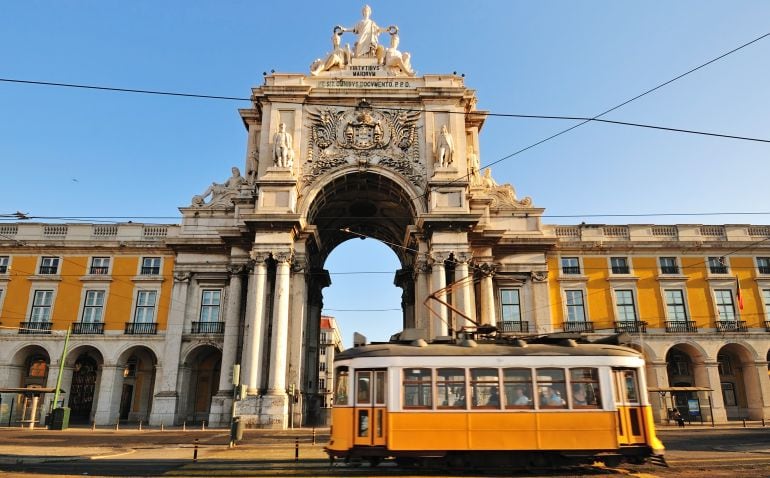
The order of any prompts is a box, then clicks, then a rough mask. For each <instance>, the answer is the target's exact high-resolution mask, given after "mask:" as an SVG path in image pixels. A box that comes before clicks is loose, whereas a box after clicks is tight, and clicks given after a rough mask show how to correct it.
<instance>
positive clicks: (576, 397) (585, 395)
mask: <svg viewBox="0 0 770 478" xmlns="http://www.w3.org/2000/svg"><path fill="white" fill-rule="evenodd" d="M569 379H570V384H571V385H570V389H571V391H572V395H571V397H572V408H601V406H602V394H601V392H600V390H599V370H598V369H595V368H589V367H581V368H571V369H569Z"/></svg>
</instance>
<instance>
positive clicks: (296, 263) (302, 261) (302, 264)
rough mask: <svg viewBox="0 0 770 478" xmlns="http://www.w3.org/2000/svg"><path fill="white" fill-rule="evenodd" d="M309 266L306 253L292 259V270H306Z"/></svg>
mask: <svg viewBox="0 0 770 478" xmlns="http://www.w3.org/2000/svg"><path fill="white" fill-rule="evenodd" d="M307 268H308V260H307V257H305V255H304V254H298V255H297V256H295V257H294V259H293V260H292V261H291V271H292V272H294V273H300V272H305V271H306V270H307Z"/></svg>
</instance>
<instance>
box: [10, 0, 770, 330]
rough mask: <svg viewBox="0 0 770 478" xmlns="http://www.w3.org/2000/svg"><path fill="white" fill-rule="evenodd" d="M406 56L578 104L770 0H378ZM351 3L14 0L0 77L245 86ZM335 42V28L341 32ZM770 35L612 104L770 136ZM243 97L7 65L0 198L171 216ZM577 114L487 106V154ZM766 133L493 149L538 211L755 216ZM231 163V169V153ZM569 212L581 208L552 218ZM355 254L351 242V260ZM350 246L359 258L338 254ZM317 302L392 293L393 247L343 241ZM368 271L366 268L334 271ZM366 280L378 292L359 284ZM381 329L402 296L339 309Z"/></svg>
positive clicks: (720, 47) (548, 106)
mask: <svg viewBox="0 0 770 478" xmlns="http://www.w3.org/2000/svg"><path fill="white" fill-rule="evenodd" d="M369 3H370V5H371V6H372V9H373V15H372V17H373V18H374V19H375V20H376V21H377V22H378V23H379V24H380V25H391V24H395V25H398V26H399V29H400V30H399V33H400V36H401V45H400V46H401V50H402V51H409V52H411V54H412V64H413V66H414V67H415V68H416V69H417V71H418V73H419V74H423V73H449V72H453V71H457V72H458V73H464V74H465V79H466V84H467V85H468V86H469V87H470V88H473V89H475V90H476V91H477V93H478V98H479V104H478V107H479V109H483V110H489V111H491V112H495V113H517V114H537V115H564V116H592V115H595V114H598V113H600V112H602V111H604V110H606V109H608V108H610V107H613V106H615V105H617V104H619V103H621V102H623V101H625V100H627V99H629V98H631V97H633V96H636V95H637V94H639V93H641V92H643V91H645V90H647V89H649V88H652V87H654V86H656V85H658V84H660V83H662V82H664V81H667V80H669V79H671V78H674V77H675V76H677V75H679V74H681V73H684V72H685V71H687V70H689V69H691V68H693V67H695V66H698V65H700V64H701V63H704V62H706V61H708V60H710V59H712V58H714V57H716V56H719V55H721V54H723V53H725V52H727V51H729V50H731V49H733V48H735V47H737V46H739V45H741V44H743V43H746V42H748V41H750V40H752V39H754V38H757V37H759V36H761V35H763V34H765V33H768V32H770V2H767V1H677V2H663V1H623V2H618V1H580V2H577V1H527V2H524V1H484V2H476V3H471V2H467V1H457V0H444V1H422V2H410V1H393V0H390V1H372V2H369ZM362 6H363V2H352V1H337V2H301V1H300V2H271V3H266V2H247V1H230V2H213V1H212V2H201V1H198V2H190V1H186V2H181V1H164V2H154V1H149V0H147V1H132V2H110V1H79V2H53V1H21V0H19V1H7V2H3V9H2V10H3V11H2V15H0V78H5V79H19V80H37V81H49V82H60V83H77V84H92V85H100V86H111V87H121V88H136V89H148V90H163V91H175V92H187V93H197V94H209V95H221V96H234V97H248V95H249V93H250V88H251V87H252V86H255V85H258V84H260V83H261V82H262V72H264V71H270V70H275V71H281V72H301V73H306V72H307V71H308V65H309V64H310V62H311V61H312V60H313V59H315V58H317V57H321V56H323V55H324V53H325V52H326V51H327V50H328V49H329V36H330V32H331V30H332V27H333V26H334V25H338V24H342V25H345V26H352V25H353V24H355V23H356V21H357V20H358V19H359V18H360V10H361V7H362ZM343 41H350V42H351V43H352V38H350V37H346V38H344V39H343ZM768 73H770V38H765V39H764V40H761V41H759V42H757V43H755V44H753V45H751V46H748V47H746V48H744V49H742V50H741V51H739V52H737V53H734V54H732V55H729V56H727V57H726V58H724V59H722V60H720V61H718V62H716V63H714V64H712V65H710V66H708V67H706V68H703V69H702V70H699V71H697V72H695V73H693V74H691V75H688V76H686V77H685V78H683V79H681V80H679V81H677V82H675V83H673V84H670V85H668V86H666V87H664V88H662V89H660V90H658V91H656V92H654V93H652V94H650V95H647V96H645V97H644V98H642V99H640V100H637V101H635V102H633V103H631V104H629V105H626V106H624V107H623V108H621V109H619V110H616V111H614V112H612V113H611V114H609V115H607V116H606V118H608V119H614V120H620V121H629V122H637V123H647V124H654V125H660V126H666V127H674V128H684V129H691V130H700V131H708V132H715V133H722V134H731V135H738V136H747V137H755V138H763V139H768V138H770V128H769V127H768V126H769V125H770V88H769V87H768V84H769V81H770V80H768V78H769V76H770V75H768ZM243 107H248V103H247V102H237V101H219V100H196V99H185V98H174V97H163V96H152V95H136V94H118V93H105V92H97V91H88V90H76V89H63V88H54V87H43V86H30V85H21V84H13V83H7V82H0V165H1V166H2V169H1V171H2V173H0V177H2V179H3V186H2V188H0V214H3V213H12V212H15V211H17V210H19V211H23V212H27V213H29V214H30V215H33V216H44V217H75V218H83V219H85V220H90V219H89V218H94V217H101V216H111V217H114V216H126V217H134V218H142V217H144V218H148V219H140V220H144V221H146V222H168V223H174V222H176V221H177V218H178V217H179V212H178V210H177V207H180V206H185V205H188V204H189V202H190V198H191V197H192V196H193V195H194V194H198V193H200V192H201V191H203V190H204V189H205V188H206V186H207V185H208V184H210V183H211V181H215V180H216V181H222V180H224V179H225V178H227V177H228V176H229V171H230V167H231V166H232V165H237V166H239V167H242V165H243V162H244V156H245V147H246V134H245V130H244V128H243V126H242V122H241V120H240V117H239V115H238V112H237V109H238V108H243ZM572 124H574V123H573V122H565V121H555V120H524V119H510V118H494V117H490V118H489V119H488V120H487V122H486V124H485V126H484V129H483V130H482V133H481V151H480V157H481V163H482V165H485V164H490V163H492V162H494V161H497V160H498V159H500V158H503V157H505V156H507V155H509V154H510V153H512V152H514V151H517V150H519V149H521V148H524V147H526V146H529V145H530V144H532V143H535V142H537V141H539V140H541V139H543V138H545V137H547V136H550V135H551V134H553V133H556V132H558V131H560V130H561V129H564V128H566V127H568V126H571V125H572ZM769 159H770V145H769V144H767V143H757V142H748V141H737V140H728V139H720V138H712V137H703V136H693V135H685V134H675V133H667V132H662V131H654V130H646V129H639V128H630V127H623V126H615V125H605V124H589V125H585V126H582V127H580V128H578V129H576V130H574V131H572V132H570V133H567V134H565V135H562V136H560V137H559V138H556V139H554V140H551V141H548V142H546V143H544V144H542V145H540V146H538V147H536V148H533V149H531V150H528V151H526V152H524V153H522V154H519V155H516V156H514V157H513V158H511V159H508V160H506V161H503V162H502V163H500V164H498V165H496V166H494V167H493V171H494V177H495V178H496V179H497V181H498V182H501V183H503V182H508V183H511V184H513V185H514V187H515V188H516V190H517V192H518V194H519V196H531V197H532V198H533V200H534V203H535V205H536V206H541V207H545V208H546V215H547V216H552V217H546V219H545V221H544V222H547V223H561V224H573V223H579V222H581V221H586V222H592V223H660V224H667V223H707V224H711V223H714V224H724V223H754V224H769V223H770V217H769V216H768V215H751V216H664V217H605V218H601V217H600V218H596V217H580V216H581V215H587V214H645V213H706V212H708V213H711V212H767V211H770V204H769V203H770V201H768V197H770V194H768V187H767V186H768V179H769V178H770V174H769V173H770V166H768V160H769ZM242 169H243V168H242ZM554 216H576V217H554ZM351 258H352V260H351ZM353 264H355V265H353ZM326 267H327V269H328V270H329V271H330V272H331V273H332V274H333V275H332V280H333V281H334V285H333V286H332V287H331V288H329V289H327V290H326V293H325V296H324V303H325V307H327V309H398V307H399V306H400V290H398V289H396V288H395V287H393V286H392V280H393V276H392V271H393V270H394V269H395V268H397V267H398V265H397V261H396V257H395V255H393V254H392V253H391V252H388V250H387V248H385V247H384V246H382V245H381V244H378V243H376V242H375V241H373V240H365V241H349V242H347V243H345V244H343V245H342V246H340V247H339V248H338V249H337V250H335V251H334V253H333V254H332V255H331V257H330V258H329V260H328V261H327V264H326ZM356 271H369V272H371V271H375V272H385V273H381V274H336V275H335V273H342V272H356ZM372 291H376V292H372ZM327 313H329V314H330V315H335V316H337V317H338V320H339V321H340V323H341V325H342V327H343V334H344V337H345V341H346V342H347V343H348V344H349V343H350V337H351V335H352V332H353V330H359V331H362V332H364V333H365V334H366V335H368V336H369V337H370V338H371V339H375V340H385V339H387V337H388V336H389V335H390V334H391V333H393V332H395V331H396V330H397V329H398V328H399V321H400V319H399V317H400V313H399V312H397V311H389V312H342V311H339V310H327Z"/></svg>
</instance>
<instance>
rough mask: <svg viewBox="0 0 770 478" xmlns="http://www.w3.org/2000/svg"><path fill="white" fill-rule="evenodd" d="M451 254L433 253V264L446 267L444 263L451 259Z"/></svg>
mask: <svg viewBox="0 0 770 478" xmlns="http://www.w3.org/2000/svg"><path fill="white" fill-rule="evenodd" d="M449 254H450V253H449V252H431V254H430V258H431V259H432V261H433V264H441V265H444V261H446V260H447V259H449Z"/></svg>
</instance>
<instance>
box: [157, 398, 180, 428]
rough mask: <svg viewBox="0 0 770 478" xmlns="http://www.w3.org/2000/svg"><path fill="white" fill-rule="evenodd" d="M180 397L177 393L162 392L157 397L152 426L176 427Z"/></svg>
mask: <svg viewBox="0 0 770 478" xmlns="http://www.w3.org/2000/svg"><path fill="white" fill-rule="evenodd" d="M178 401H179V397H178V396H177V394H176V392H161V393H158V394H156V395H155V398H154V399H153V401H152V413H150V425H151V426H154V427H159V426H161V425H164V426H173V425H176V424H177V423H176V421H177V415H176V407H177V402H178Z"/></svg>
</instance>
